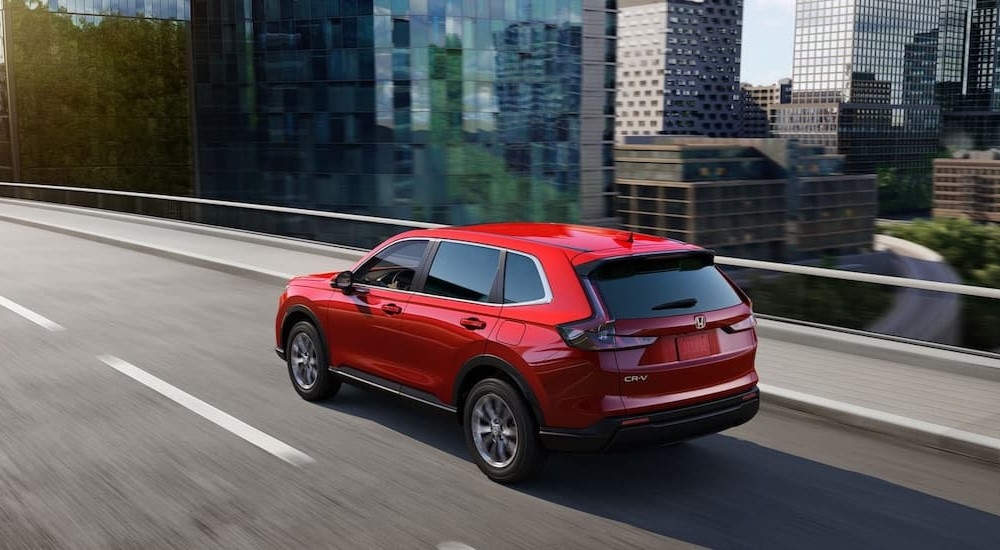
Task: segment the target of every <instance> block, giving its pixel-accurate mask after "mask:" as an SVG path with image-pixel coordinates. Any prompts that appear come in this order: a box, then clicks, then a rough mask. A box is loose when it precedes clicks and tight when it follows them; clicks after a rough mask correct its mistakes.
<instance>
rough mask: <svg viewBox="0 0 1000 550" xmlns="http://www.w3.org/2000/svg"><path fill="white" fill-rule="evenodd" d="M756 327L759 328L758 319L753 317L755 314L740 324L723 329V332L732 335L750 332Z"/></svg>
mask: <svg viewBox="0 0 1000 550" xmlns="http://www.w3.org/2000/svg"><path fill="white" fill-rule="evenodd" d="M756 326H757V319H756V318H755V317H754V316H753V314H751V315H750V316H749V317H747V318H746V319H743V320H742V321H740V322H738V323H733V324H731V325H729V326H727V327H722V330H724V331H726V332H728V333H730V334H732V333H734V332H741V331H744V330H750V329H752V328H754V327H756Z"/></svg>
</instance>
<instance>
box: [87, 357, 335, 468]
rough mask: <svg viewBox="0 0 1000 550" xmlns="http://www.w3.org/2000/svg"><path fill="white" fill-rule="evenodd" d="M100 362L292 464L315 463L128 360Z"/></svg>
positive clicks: (116, 359)
mask: <svg viewBox="0 0 1000 550" xmlns="http://www.w3.org/2000/svg"><path fill="white" fill-rule="evenodd" d="M98 359H100V360H101V361H102V362H103V363H104V364H105V365H107V366H109V367H111V368H113V369H115V370H116V371H118V372H120V373H122V374H124V375H125V376H128V377H129V378H132V379H133V380H135V381H137V382H139V383H140V384H143V385H145V386H146V387H148V388H151V389H153V390H155V391H157V392H159V393H160V394H162V395H164V396H166V397H168V398H170V399H172V400H173V401H175V402H176V403H178V404H179V405H181V406H182V407H184V408H186V409H188V410H190V411H192V412H194V413H196V414H198V415H201V416H202V417H203V418H205V419H206V420H208V421H210V422H213V423H214V424H216V425H218V426H219V427H221V428H224V429H226V430H228V431H230V432H231V433H233V434H235V435H237V436H239V437H242V438H243V439H245V440H246V441H247V442H249V443H251V444H253V445H256V446H258V447H260V448H261V449H264V450H265V451H267V452H269V453H271V454H273V455H274V456H276V457H278V458H280V459H281V460H284V461H285V462H288V463H289V464H294V465H295V466H302V465H305V464H311V463H313V462H315V460H313V458H312V457H310V456H309V455H307V454H305V453H303V452H302V451H299V450H298V449H296V448H294V447H290V446H288V445H286V444H284V443H282V442H281V441H279V440H277V439H275V438H273V437H271V436H269V435H267V434H266V433H264V432H262V431H260V430H258V429H257V428H254V427H253V426H250V425H249V424H246V423H245V422H242V421H240V420H239V419H237V418H235V417H233V416H230V415H228V414H226V413H224V412H222V411H220V410H219V409H217V408H215V407H213V406H211V405H209V404H208V403H205V402H204V401H202V400H201V399H198V398H197V397H194V396H193V395H190V394H188V393H186V392H184V391H183V390H180V389H178V388H176V387H174V386H171V385H170V384H168V383H166V382H164V381H163V380H160V379H159V378H157V377H155V376H153V375H152V374H149V373H148V372H146V371H144V370H142V369H140V368H139V367H137V366H135V365H133V364H131V363H129V362H128V361H124V360H122V359H119V358H117V357H114V356H111V355H101V356H98Z"/></svg>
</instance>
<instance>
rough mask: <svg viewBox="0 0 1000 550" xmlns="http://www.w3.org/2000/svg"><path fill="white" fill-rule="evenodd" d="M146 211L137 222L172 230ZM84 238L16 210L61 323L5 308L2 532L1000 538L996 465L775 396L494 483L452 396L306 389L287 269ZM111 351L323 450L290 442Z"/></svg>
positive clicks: (504, 538) (15, 231) (510, 540)
mask: <svg viewBox="0 0 1000 550" xmlns="http://www.w3.org/2000/svg"><path fill="white" fill-rule="evenodd" d="M34 213H35V217H34V219H33V220H32V223H33V224H36V225H37V224H39V223H40V221H41V218H43V215H42V214H40V213H39V211H38V210H37V209H35V211H34ZM8 214H10V212H9V211H7V210H6V209H5V210H4V215H8ZM51 221H52V220H47V222H51ZM63 221H66V220H65V219H64V220H63ZM139 225H142V226H143V227H147V228H148V227H157V226H146V225H145V224H139ZM77 229H79V227H78V228H77ZM90 229H93V228H92V227H91V228H90ZM133 229H134V231H121V232H120V233H119V234H120V236H122V237H123V238H131V239H133V240H134V241H135V242H146V239H151V238H152V237H151V235H147V234H144V233H143V231H144V229H140V228H133ZM64 233H65V232H63V234H60V233H58V232H53V231H51V230H47V229H41V228H38V227H29V226H27V225H26V224H25V223H16V224H15V223H7V222H2V221H0V258H2V260H0V296H3V297H4V298H6V299H7V300H9V301H10V302H12V303H15V304H18V305H19V306H21V307H23V308H25V309H27V310H29V311H31V312H34V313H35V314H36V315H40V316H43V317H44V318H45V319H47V320H49V321H51V322H52V323H55V324H57V325H58V327H60V328H61V330H58V329H57V330H52V329H53V328H55V327H54V326H52V325H46V324H44V323H42V324H39V323H37V322H36V321H37V320H38V319H35V320H32V319H28V318H25V317H23V316H22V315H19V314H17V313H15V312H13V311H11V310H9V309H7V308H0V358H2V361H0V548H110V547H113V548H132V547H142V548H287V547H296V548H447V547H448V545H447V544H445V543H448V542H457V543H461V544H465V545H467V546H469V547H472V548H477V549H490V548H498V549H505V548H601V549H603V548H673V547H687V546H691V545H695V546H705V547H712V548H756V547H762V546H766V547H773V548H801V547H804V546H808V547H816V548H842V547H908V548H942V547H962V548H992V547H995V543H996V541H997V540H1000V497H998V496H997V494H996V490H995V488H996V487H998V486H1000V469H998V468H997V467H996V465H994V464H991V463H986V462H981V461H978V460H970V459H968V458H965V457H961V456H958V455H955V454H952V453H944V452H940V451H936V450H933V449H929V448H926V447H924V446H921V445H917V444H914V443H911V442H908V441H902V440H894V439H890V438H886V437H883V436H881V435H879V434H876V433H873V432H868V431H863V430H854V429H844V426H843V425H842V424H840V423H838V422H832V421H828V420H825V419H824V418H821V417H817V416H815V415H812V414H803V413H799V412H795V411H792V410H790V409H787V408H782V407H774V406H771V405H767V406H765V409H764V410H763V411H762V412H761V414H760V415H759V416H758V417H757V418H755V419H754V420H753V421H752V422H750V423H749V424H747V425H745V426H742V427H740V428H737V429H733V430H729V431H727V432H725V433H724V434H720V435H715V436H710V437H706V438H703V439H699V440H695V441H691V442H688V443H684V444H681V445H676V446H672V447H666V448H661V449H654V450H649V451H643V452H635V453H626V454H615V455H597V456H572V455H566V456H554V457H552V459H551V460H550V462H549V464H548V465H547V467H546V468H545V470H544V471H543V472H542V475H541V476H540V477H539V478H538V479H537V480H535V481H533V482H531V483H528V484H525V485H523V486H517V487H513V488H511V487H503V486H500V485H496V484H494V483H491V482H489V481H488V480H486V479H485V478H484V477H483V476H482V475H481V474H480V473H479V471H478V470H477V469H476V467H475V466H474V465H473V464H472V463H471V462H470V461H469V459H468V458H467V453H466V450H465V448H464V445H463V442H462V439H461V433H460V431H459V430H458V428H457V426H456V424H455V422H454V419H453V418H451V417H450V416H449V415H447V414H445V413H441V412H437V411H434V410H430V409H427V408H423V407H419V406H416V405H411V404H408V403H403V402H400V401H398V400H396V399H393V398H391V397H388V396H385V395H382V394H378V393H373V392H367V391H363V390H358V389H354V388H349V387H348V388H345V389H344V390H343V391H342V392H341V394H339V395H338V396H337V397H336V398H334V399H333V400H330V401H328V402H325V403H322V404H310V403H306V402H305V401H302V400H301V399H299V398H298V397H297V396H296V395H295V393H294V391H293V390H292V389H291V386H290V383H289V381H288V379H287V373H286V371H285V369H284V368H283V365H282V364H281V362H280V361H279V360H278V359H277V358H276V357H275V356H274V354H273V351H272V350H271V346H272V340H273V335H272V326H271V324H272V321H273V315H274V308H275V306H276V298H277V294H278V293H279V292H280V288H281V287H280V285H279V284H277V283H276V282H273V281H266V280H257V279H255V278H252V277H247V276H246V275H245V274H240V273H230V272H226V271H225V270H220V269H208V268H206V267H205V266H204V265H192V264H191V263H185V262H179V261H177V259H176V258H165V257H161V256H159V255H157V254H150V253H139V252H137V251H136V250H131V249H129V248H124V247H121V246H110V245H108V244H106V243H102V242H95V241H94V240H92V239H89V238H88V239H82V238H78V237H76V236H72V235H66V234H64ZM191 235H198V233H193V234H189V235H188V237H187V239H186V240H187V241H193V240H195V237H192V236H191ZM236 242H242V241H238V240H237V241H236ZM146 244H148V242H146ZM178 244H179V243H176V242H175V245H178ZM258 246H259V245H258ZM294 246H298V244H296V245H294ZM177 248H179V246H177ZM236 248H239V246H238V245H232V244H231V245H230V249H229V250H233V249H236ZM207 252H209V251H208V250H205V249H202V250H201V253H202V255H204V256H206V257H207V256H208V254H207ZM261 256H268V257H270V256H271V255H270V254H261ZM227 259H228V260H233V261H235V259H236V258H235V257H227ZM338 261H345V260H343V259H342V258H341V259H338V258H337V257H336V256H334V255H332V254H331V255H330V256H329V257H326V258H325V259H324V260H323V262H321V263H323V264H324V265H329V264H331V263H336V262H338ZM195 263H197V262H195ZM272 267H274V268H275V270H279V269H281V266H280V265H279V266H272ZM295 267H296V268H299V267H303V266H298V265H297V266H295ZM769 341H770V340H768V339H765V340H764V344H765V345H766V344H767V342H769ZM796 345H803V344H796ZM109 356H110V357H114V358H118V359H120V360H122V361H125V362H128V363H129V364H131V365H134V366H135V367H137V368H138V369H142V371H143V372H145V373H148V375H150V376H155V377H156V378H157V379H159V380H161V381H163V382H165V383H167V384H170V385H171V387H173V388H176V389H177V390H178V391H183V392H185V393H186V394H187V395H190V396H192V397H193V398H196V399H198V400H200V402H202V403H205V404H208V405H210V406H211V407H214V408H216V409H217V410H218V411H222V412H224V413H225V414H227V415H230V416H231V417H232V418H234V419H238V420H239V421H240V422H243V423H245V424H246V425H248V426H252V427H253V428H255V429H256V430H259V431H260V432H261V433H264V434H267V435H268V436H270V437H273V438H276V439H277V440H280V441H281V442H283V443H284V444H286V445H288V446H289V447H291V448H294V449H295V450H297V451H299V452H301V453H303V454H304V455H306V456H308V457H309V458H310V459H311V460H310V461H308V462H298V463H295V462H289V461H287V460H282V459H281V458H279V457H277V456H275V455H274V454H272V453H269V452H268V451H267V450H265V449H262V448H260V447H258V446H255V445H253V444H251V443H249V442H248V441H247V440H245V439H243V438H241V437H240V436H239V435H237V434H235V433H233V432H231V431H229V430H227V429H225V428H224V427H222V426H220V425H219V424H217V423H213V422H212V421H209V420H207V419H206V418H204V417H203V416H201V415H200V414H198V413H196V412H195V411H193V410H192V409H190V408H186V407H184V406H182V405H181V404H179V403H177V402H176V401H174V400H172V399H170V398H168V397H166V396H164V395H163V394H161V393H158V392H157V391H154V390H153V389H151V388H150V387H148V386H146V385H144V384H142V383H140V382H138V381H136V380H135V379H133V378H131V377H129V376H126V375H124V374H123V373H121V372H119V371H117V370H115V369H114V368H112V367H111V366H109V365H108V364H107V363H106V362H105V361H103V360H102V358H107V357H109ZM921 370H928V369H921ZM768 378H771V377H770V376H768Z"/></svg>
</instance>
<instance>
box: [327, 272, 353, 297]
mask: <svg viewBox="0 0 1000 550" xmlns="http://www.w3.org/2000/svg"><path fill="white" fill-rule="evenodd" d="M330 286H332V287H333V288H339V289H340V290H342V291H344V294H350V293H351V288H352V287H353V286H354V273H353V272H352V271H351V270H346V271H341V272H340V273H338V274H337V276H336V277H334V278H333V280H332V281H330Z"/></svg>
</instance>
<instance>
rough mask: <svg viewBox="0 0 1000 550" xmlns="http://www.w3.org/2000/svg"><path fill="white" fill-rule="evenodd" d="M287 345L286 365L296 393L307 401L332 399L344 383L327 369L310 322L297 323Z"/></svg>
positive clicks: (317, 334)
mask: <svg viewBox="0 0 1000 550" xmlns="http://www.w3.org/2000/svg"><path fill="white" fill-rule="evenodd" d="M287 342H288V348H287V349H286V351H285V362H286V363H287V364H288V376H289V377H290V378H291V379H292V386H294V387H295V391H296V392H298V394H299V395H300V396H302V398H303V399H305V400H306V401H319V400H322V399H327V398H329V397H333V395H334V394H336V393H337V390H339V389H340V383H341V382H340V380H339V379H337V378H336V377H335V376H334V375H333V374H332V373H331V372H330V371H329V369H328V368H327V365H328V364H329V363H328V362H327V358H326V350H325V349H323V345H322V344H321V342H322V340H320V338H319V332H317V331H316V327H315V326H313V324H312V323H310V322H308V321H299V322H298V323H295V326H293V327H292V330H291V331H289V332H288V340H287Z"/></svg>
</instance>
